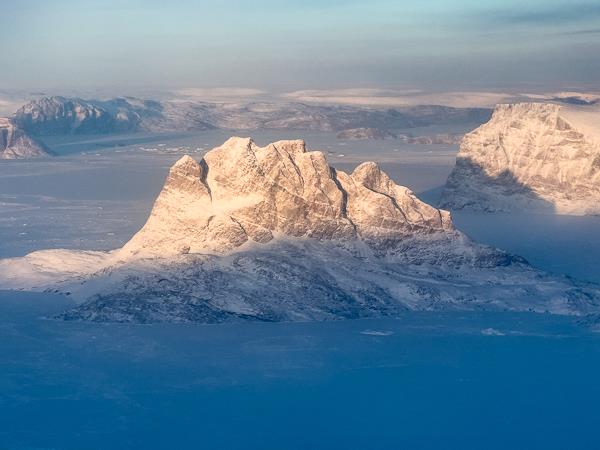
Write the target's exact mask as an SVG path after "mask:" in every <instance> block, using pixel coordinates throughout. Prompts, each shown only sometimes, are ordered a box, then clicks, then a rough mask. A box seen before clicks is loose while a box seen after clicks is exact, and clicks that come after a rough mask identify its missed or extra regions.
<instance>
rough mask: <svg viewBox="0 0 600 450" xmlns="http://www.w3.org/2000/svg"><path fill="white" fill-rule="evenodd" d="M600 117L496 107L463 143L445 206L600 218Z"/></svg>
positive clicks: (551, 108)
mask: <svg viewBox="0 0 600 450" xmlns="http://www.w3.org/2000/svg"><path fill="white" fill-rule="evenodd" d="M599 136H600V110H597V109H590V108H576V107H573V106H569V107H566V106H559V105H555V104H544V103H521V104H514V105H499V106H498V107H497V108H496V110H495V111H494V114H493V116H492V119H491V120H490V121H489V122H487V123H486V124H484V125H482V126H481V127H479V128H477V129H476V130H475V131H473V132H471V133H469V134H467V135H466V136H465V138H464V139H463V141H462V144H461V146H460V151H459V153H458V156H457V159H456V166H455V168H454V170H453V171H452V173H451V174H450V176H449V178H448V182H447V184H446V188H445V190H444V193H443V195H442V201H441V206H442V207H444V208H449V209H473V210H484V211H515V210H546V211H551V212H557V213H561V214H575V215H585V214H600V138H599Z"/></svg>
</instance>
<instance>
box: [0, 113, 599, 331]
mask: <svg viewBox="0 0 600 450" xmlns="http://www.w3.org/2000/svg"><path fill="white" fill-rule="evenodd" d="M496 114H498V112H497V113H496ZM0 286H1V287H2V288H3V289H18V290H33V291H52V292H55V291H56V292H62V293H68V294H69V295H70V296H71V297H72V298H73V299H74V300H76V301H77V303H78V305H77V306H76V307H75V308H74V309H71V310H69V311H66V312H64V313H63V314H62V315H61V316H60V317H61V318H63V319H66V320H91V321H113V322H114V321H116V322H140V323H146V322H205V323H216V322H228V321H242V320H257V321H310V320H332V319H342V318H363V317H381V316H397V315H399V314H401V313H402V311H407V310H428V311H430V310H493V311H504V310H511V311H536V312H550V313H556V314H566V315H576V316H583V315H588V314H595V313H597V312H598V311H599V308H600V288H598V286H597V285H594V284H591V283H590V284H586V283H580V282H577V281H573V280H572V279H570V278H567V277H561V276H556V275H550V274H547V273H545V272H542V271H540V270H537V269H535V268H533V267H532V266H530V265H529V264H528V263H527V262H526V261H525V260H523V259H522V258H519V257H516V256H512V255H510V254H507V253H505V252H502V251H500V250H497V249H495V248H491V247H487V246H483V245H480V244H477V243H475V242H472V241H471V240H469V239H468V238H467V237H466V236H465V235H463V234H462V233H461V232H459V231H458V230H457V229H456V228H455V227H454V225H453V222H452V219H451V216H450V214H449V213H448V212H447V211H444V210H439V209H436V208H434V207H431V206H429V205H427V204H425V203H423V202H422V201H420V200H419V199H417V198H416V196H415V195H414V194H413V193H412V192H411V191H410V190H409V189H407V188H405V187H402V186H398V185H396V184H395V183H394V182H393V181H392V180H391V179H390V178H389V177H388V176H387V175H386V174H385V173H384V172H383V171H381V170H380V168H379V167H378V166H377V165H376V164H375V163H370V162H367V163H363V164H361V165H359V166H358V167H357V168H356V169H354V171H353V172H352V173H345V172H342V171H339V170H336V169H334V168H333V167H331V166H330V165H329V164H328V162H327V161H326V159H325V156H324V154H323V153H321V152H316V151H307V150H306V148H305V144H304V142H303V141H280V142H275V143H272V144H269V145H267V146H265V147H259V146H257V145H256V144H255V143H254V142H253V141H252V140H251V139H242V138H231V139H229V140H228V141H227V142H225V143H224V144H223V145H222V146H220V147H217V148H215V149H213V150H211V151H209V152H208V153H206V155H205V156H204V157H203V158H202V159H201V160H200V161H196V160H194V159H193V158H191V157H189V156H184V157H183V158H181V159H180V160H179V161H178V162H177V163H176V164H175V165H173V167H172V168H171V169H170V172H169V175H168V177H167V180H166V182H165V184H164V187H163V189H162V191H161V193H160V195H159V196H158V198H157V199H156V202H155V204H154V207H153V209H152V212H151V214H150V217H149V218H148V220H147V222H146V224H145V225H144V226H143V228H142V229H141V230H140V231H139V232H138V233H137V234H136V235H135V236H134V237H133V238H132V239H131V240H130V241H129V242H127V243H126V244H125V245H124V246H123V247H122V248H120V249H116V250H113V251H110V252H98V251H74V250H43V251H37V252H33V253H31V254H29V255H27V256H25V257H20V258H10V259H4V260H0Z"/></svg>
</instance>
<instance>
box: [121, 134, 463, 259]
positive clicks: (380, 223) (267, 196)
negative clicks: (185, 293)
mask: <svg viewBox="0 0 600 450" xmlns="http://www.w3.org/2000/svg"><path fill="white" fill-rule="evenodd" d="M452 230H453V226H452V222H451V219H450V215H449V213H447V212H446V211H441V210H438V209H436V208H433V207H431V206H429V205H427V204H425V203H423V202H421V201H419V200H418V199H417V198H416V197H415V196H414V194H413V193H412V192H411V191H410V190H409V189H407V188H405V187H402V186H398V185H396V184H395V183H394V182H393V181H392V180H391V179H390V178H389V177H388V176H387V175H386V174H385V173H383V172H382V171H381V170H380V169H379V167H378V166H377V165H376V164H375V163H364V164H361V165H360V166H359V167H357V168H356V169H355V170H354V172H352V173H351V174H346V173H344V172H341V171H336V170H335V169H334V168H332V167H331V166H329V165H328V163H327V161H326V159H325V156H324V155H323V153H321V152H309V151H307V150H306V147H305V144H304V142H303V141H280V142H275V143H272V144H269V145H267V146H266V147H258V146H257V145H256V144H255V143H254V142H253V141H252V140H251V139H243V138H231V139H229V140H228V141H227V142H225V143H224V144H223V145H222V146H220V147H217V148H215V149H213V150H212V151H210V152H208V153H207V154H206V155H205V157H204V158H203V159H202V160H201V161H199V162H198V161H195V160H193V159H192V158H190V157H189V156H184V157H183V158H182V159H180V160H179V161H178V162H177V163H176V164H175V165H174V166H173V167H172V168H171V170H170V173H169V176H168V178H167V181H166V183H165V185H164V188H163V190H162V192H161V193H160V195H159V197H158V199H157V201H156V204H155V205H154V208H153V210H152V213H151V215H150V218H149V219H148V222H147V223H146V225H145V226H144V227H143V228H142V230H141V231H140V232H139V233H138V234H136V235H135V236H134V238H133V239H132V240H131V241H130V242H129V243H127V244H126V245H125V247H124V248H123V250H122V252H123V255H124V256H125V255H128V254H130V255H136V254H140V255H156V254H158V255H165V254H177V253H200V252H207V251H208V252H216V253H224V252H227V251H229V250H231V249H233V248H236V247H239V246H240V245H242V244H245V243H247V242H256V243H266V242H269V241H271V240H272V239H274V237H276V236H287V237H306V238H314V239H319V240H341V241H355V240H361V241H364V242H366V243H367V244H370V245H372V246H381V244H382V243H384V244H385V245H388V246H389V245H392V244H393V243H394V242H398V241H402V240H403V239H404V238H406V237H407V236H414V235H427V234H432V233H444V232H448V231H452Z"/></svg>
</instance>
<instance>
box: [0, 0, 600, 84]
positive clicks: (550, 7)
mask: <svg viewBox="0 0 600 450" xmlns="http://www.w3.org/2000/svg"><path fill="white" fill-rule="evenodd" d="M0 6H1V9H2V17H3V19H2V26H1V27H0V40H1V42H2V43H3V44H2V47H3V49H4V56H3V58H2V62H1V63H0V89H11V88H15V89H17V88H23V89H44V88H48V87H55V88H69V87H72V88H89V87H109V86H124V87H140V86H147V87H156V88H160V87H168V88H203V87H244V88H253V89H264V90H269V91H281V92H285V91H292V90H298V89H340V88H358V87H370V88H373V87H377V88H416V89H428V90H449V89H529V90H532V89H565V88H570V87H575V88H578V87H579V88H581V87H583V88H585V87H589V86H592V87H594V88H597V87H598V83H599V81H600V80H599V78H600V77H599V76H598V74H600V57H598V55H600V2H598V1H597V0H595V1H589V0H571V1H557V0H529V1H527V0H486V1H481V0H477V1H475V0H446V1H442V0H420V1H401V0H368V1H366V0H302V1H300V0H298V1H287V0H280V1H275V0H253V1H242V0H220V1H218V2H217V1H192V0H104V1H91V0H52V1H48V0H0Z"/></svg>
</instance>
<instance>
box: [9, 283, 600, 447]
mask: <svg viewBox="0 0 600 450" xmlns="http://www.w3.org/2000/svg"><path fill="white" fill-rule="evenodd" d="M68 306H69V302H68V300H66V299H64V298H62V297H59V296H52V295H48V294H27V293H21V294H14V293H3V294H0V317H1V320H0V448H1V449H2V450H12V449H19V450H21V449H69V450H70V449H73V450H75V449H77V450H80V449H89V450H92V449H187V448H194V449H197V448H202V449H261V450H266V449H273V450H275V449H277V450H281V449H321V448H323V449H557V450H558V449H561V450H564V449H597V448H599V447H598V444H599V442H600V440H599V436H598V431H597V430H598V429H600V413H599V412H598V404H599V401H600V383H598V380H599V379H600V335H598V334H594V333H590V332H589V331H588V330H586V329H585V328H583V327H581V326H579V325H577V324H575V323H574V322H573V321H572V320H571V319H567V318H560V317H552V316H547V315H533V314H481V313H468V314H466V313H465V314H463V313H445V314H438V313H431V314H426V313H425V314H424V313H411V314H407V315H406V316H404V317H401V318H399V319H382V320H365V321H345V322H329V323H304V324H260V323H259V324H242V325H217V326H203V325H116V324H112V325H99V324H88V323H64V322H57V321H53V320H45V319H40V317H43V316H47V315H51V314H52V313H54V312H56V311H59V310H61V309H64V308H67V307H68Z"/></svg>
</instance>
